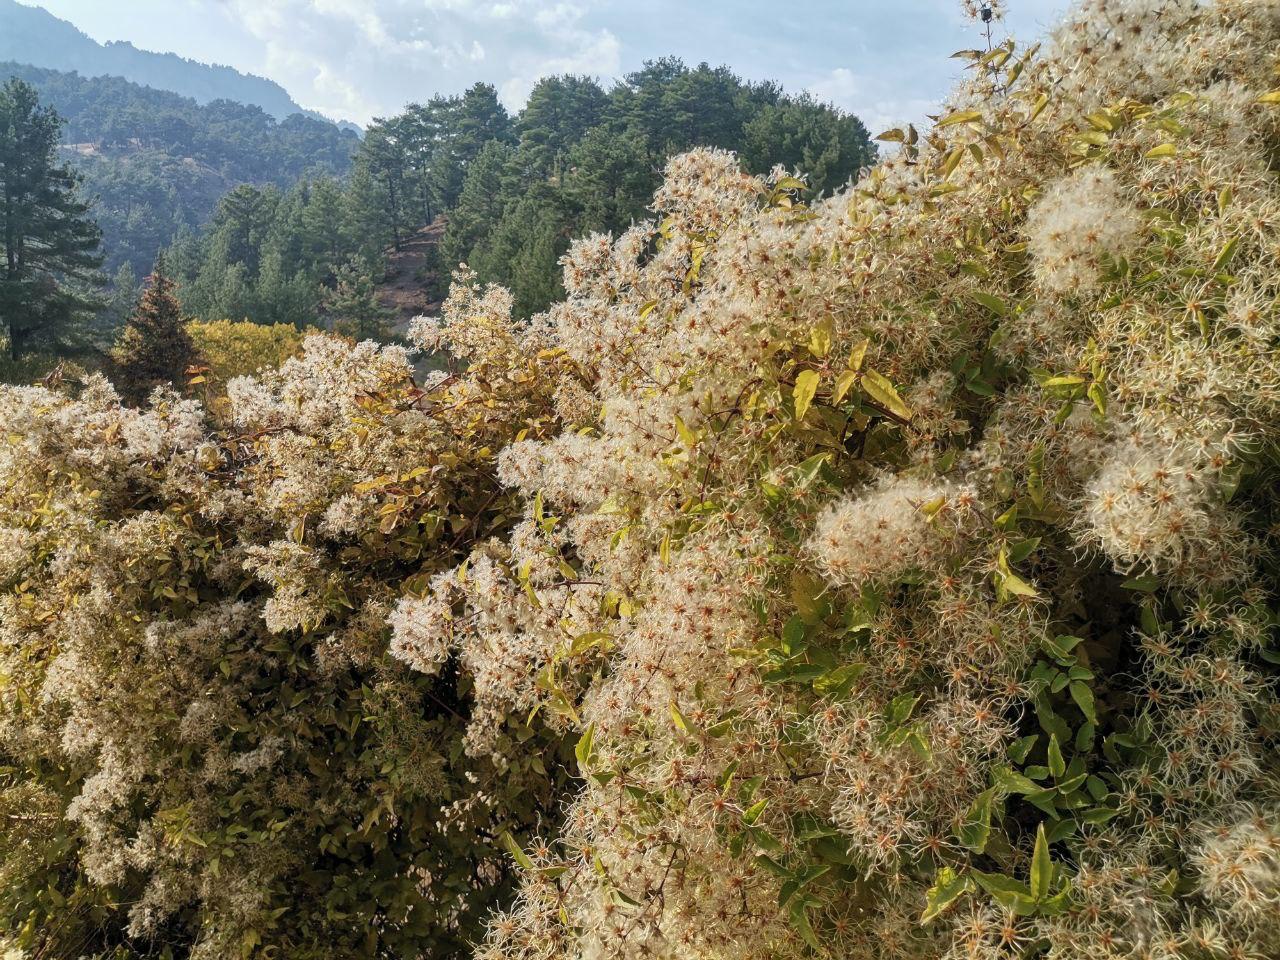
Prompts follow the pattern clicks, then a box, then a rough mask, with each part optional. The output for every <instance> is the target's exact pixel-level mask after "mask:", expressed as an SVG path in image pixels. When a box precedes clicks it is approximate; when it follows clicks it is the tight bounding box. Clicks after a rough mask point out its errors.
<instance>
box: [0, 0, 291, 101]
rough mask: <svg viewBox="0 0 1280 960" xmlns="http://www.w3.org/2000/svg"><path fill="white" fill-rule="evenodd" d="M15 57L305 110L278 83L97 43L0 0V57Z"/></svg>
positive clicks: (192, 93) (201, 97) (197, 95)
mask: <svg viewBox="0 0 1280 960" xmlns="http://www.w3.org/2000/svg"><path fill="white" fill-rule="evenodd" d="M6 60H15V61H18V62H21V63H32V64H35V65H36V66H41V67H50V68H53V69H55V70H75V71H77V72H79V73H81V74H84V75H86V76H98V75H102V74H109V75H111V76H117V77H124V78H125V79H126V80H132V81H134V82H135V83H142V84H146V85H147V86H151V87H157V88H159V89H162V90H172V91H174V92H175V93H179V94H182V95H183V96H187V97H190V98H192V99H193V100H195V101H196V102H197V103H209V102H210V101H212V100H218V99H227V100H236V101H238V102H240V103H247V104H254V105H256V106H259V107H261V108H262V109H263V110H265V111H266V112H267V113H269V114H270V115H271V116H273V117H275V118H276V119H277V120H283V119H284V118H285V117H288V116H289V115H291V114H294V113H301V112H304V111H303V110H302V108H301V107H299V106H298V105H297V104H296V103H294V102H293V99H292V98H291V97H290V96H289V94H288V93H287V92H286V91H285V89H284V88H283V87H281V86H280V85H279V84H278V83H275V82H273V81H271V80H267V79H265V78H263V77H256V76H251V75H247V74H243V73H240V72H239V71H238V70H233V69H232V68H231V67H223V66H215V65H211V64H206V63H198V62H196V61H195V60H187V59H185V58H183V57H179V56H177V55H175V54H172V53H152V52H150V51H149V50H139V49H138V48H137V47H135V46H133V44H131V43H108V44H105V45H104V44H100V43H98V42H97V41H96V40H93V39H92V38H91V37H88V36H86V35H85V34H84V33H82V32H81V31H79V30H77V29H76V28H75V27H74V26H73V25H72V24H70V23H68V22H67V21H65V20H59V19H58V18H57V17H55V16H53V15H52V14H50V13H49V12H48V11H45V10H41V9H39V8H37V7H28V6H24V5H22V4H20V3H17V2H15V0H0V61H6Z"/></svg>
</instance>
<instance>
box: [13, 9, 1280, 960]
mask: <svg viewBox="0 0 1280 960" xmlns="http://www.w3.org/2000/svg"><path fill="white" fill-rule="evenodd" d="M970 6H971V7H973V8H974V11H975V12H977V11H978V6H977V5H976V4H971V5H970ZM961 56H962V59H964V60H965V61H966V63H967V64H968V66H969V71H970V72H969V76H968V78H967V79H966V81H965V82H964V83H962V84H961V85H960V86H959V87H958V88H957V89H956V90H955V92H954V93H953V94H952V95H951V96H950V98H949V99H948V100H947V102H946V103H945V104H944V106H943V109H942V111H941V113H940V119H939V120H938V122H937V124H936V125H934V127H933V128H932V129H930V130H928V131H923V132H922V131H918V130H916V129H914V128H910V127H908V128H904V129H900V130H890V131H886V132H885V133H884V134H883V139H885V140H887V141H888V142H891V143H897V144H898V145H899V147H898V150H897V152H895V153H894V154H893V155H892V156H890V157H888V158H886V159H885V160H883V161H882V162H881V163H879V164H878V165H876V166H875V167H874V168H872V169H871V170H869V171H868V172H866V173H865V174H864V175H862V176H861V177H860V178H859V179H858V180H857V182H856V183H854V184H852V185H850V186H848V187H845V188H842V189H836V190H834V191H833V192H832V193H830V195H828V196H820V197H817V198H812V199H806V198H809V197H810V194H809V191H808V190H807V189H806V187H805V185H804V183H803V182H802V181H801V180H800V179H798V178H797V177H795V176H793V175H792V173H789V172H788V171H786V170H783V169H766V170H760V169H756V170H754V171H753V170H752V169H750V167H748V166H744V163H743V159H742V157H740V156H738V155H735V154H734V153H733V152H730V151H728V150H725V149H718V148H706V147H703V148H698V149H694V150H691V151H688V152H685V153H682V154H680V155H677V156H675V157H673V158H672V159H670V160H669V161H667V162H666V163H665V165H664V173H663V176H662V178H661V182H660V183H659V184H658V185H657V188H656V190H655V191H654V193H653V196H652V198H651V201H650V205H651V212H652V216H649V217H646V218H644V219H642V220H639V221H637V222H636V223H634V224H628V225H627V226H626V228H625V229H623V230H621V231H620V232H617V233H603V232H600V233H591V234H587V235H585V236H581V237H579V238H578V239H577V240H575V241H573V242H572V244H571V245H570V247H569V249H568V251H567V253H566V255H565V257H564V258H563V261H562V264H561V266H562V268H563V271H562V273H561V274H560V277H561V279H560V283H561V284H562V286H563V290H564V297H563V298H562V299H561V300H559V301H557V302H555V303H554V304H552V305H551V306H550V308H549V309H547V310H546V311H544V312H540V313H537V314H535V315H534V316H533V317H531V318H529V319H527V320H525V319H521V318H520V316H519V314H520V310H521V308H520V306H519V304H520V302H521V301H520V300H519V299H518V297H517V296H516V295H514V294H513V293H512V292H511V291H508V290H506V289H504V288H503V287H501V286H498V285H484V284H482V283H480V282H478V281H477V278H476V275H475V274H474V273H472V272H470V271H467V270H463V269H460V270H459V271H458V272H457V273H456V274H455V276H454V283H453V285H452V287H451V290H450V293H449V296H448V299H447V300H446V302H445V304H444V308H443V312H442V316H441V317H440V318H438V319H428V318H422V319H420V320H419V321H417V322H416V323H415V324H414V325H413V327H412V329H411V330H410V331H409V335H408V338H407V340H408V346H407V347H406V346H394V345H393V346H386V345H379V344H377V343H375V342H372V341H366V342H363V343H356V342H354V341H353V340H351V339H348V338H343V337H336V336H332V335H317V336H312V337H308V338H307V339H306V340H305V341H304V343H303V345H302V351H303V352H302V355H301V356H300V357H294V358H291V359H288V360H286V361H285V362H284V363H283V364H282V365H281V366H280V367H279V368H278V369H273V370H265V371H261V372H259V373H256V374H254V375H250V376H244V377H238V378H235V379H233V380H232V381H231V382H230V383H228V384H227V385H226V391H225V394H226V395H225V399H224V400H220V401H219V403H218V404H217V405H216V406H215V407H214V408H213V409H207V408H206V407H205V406H204V405H203V404H202V403H201V402H199V401H198V400H196V399H193V398H191V397H184V396H183V395H181V394H180V393H178V392H176V391H174V390H171V389H167V388H164V387H160V388H158V389H157V390H155V391H154V392H153V394H152V395H151V397H150V399H149V402H147V403H145V404H143V405H141V406H138V407H134V406H129V405H126V404H123V403H122V402H121V400H120V397H119V394H118V393H117V391H116V390H115V389H114V388H113V387H112V386H111V385H110V384H109V383H108V382H107V381H106V380H105V379H104V378H102V377H100V376H93V377H89V378H87V379H86V380H85V381H84V382H83V383H70V382H63V383H54V382H50V383H48V384H45V385H41V386H28V387H0V418H3V421H4V424H5V429H4V432H3V433H0V481H2V482H0V685H2V686H3V694H4V695H3V696H0V764H2V765H0V938H3V937H7V938H8V942H7V943H6V942H5V941H4V940H3V939H0V944H2V945H3V947H5V948H8V949H9V950H10V951H11V955H12V956H14V957H17V958H20V960H36V958H39V960H83V958H92V960H143V958H166V960H227V958H235V957H239V958H241V960H268V958H276V960H280V958H285V957H287V958H289V960H322V958H323V960H357V958H360V960H369V958H387V960H390V958H408V957H416V958H423V960H446V958H447V960H453V958H462V957H475V958H478V960H727V958H738V957H749V958H753V960H755V958H760V960H808V958H831V960H1242V958H1250V960H1252V958H1259V960H1262V958H1273V957H1276V956H1280V760H1278V759H1277V758H1278V757H1280V750H1277V747H1280V699H1278V697H1277V694H1278V693H1280V637H1278V636H1277V627H1278V626H1280V613H1278V607H1277V596H1276V584H1277V582H1280V537H1278V531H1280V497H1278V495H1277V494H1278V492H1280V482H1277V481H1278V480H1280V306H1278V304H1280V82H1278V80H1277V76H1278V68H1280V6H1278V5H1277V4H1276V3H1274V2H1271V0H1216V2H1213V3H1199V2H1195V0H1083V2H1080V3H1078V4H1076V6H1075V7H1074V8H1073V10H1072V12H1071V13H1070V14H1069V15H1068V17H1067V18H1066V19H1065V20H1064V21H1063V22H1062V23H1061V24H1060V25H1059V26H1058V27H1057V28H1056V29H1055V30H1054V31H1053V33H1052V34H1051V35H1050V36H1049V37H1048V38H1047V39H1046V41H1045V43H1044V45H1043V46H1039V47H1037V46H1032V47H1020V46H1015V44H1014V43H1013V42H1012V41H1010V42H1009V43H1007V44H1004V45H1000V46H996V47H993V48H991V49H983V50H978V51H969V52H966V53H964V54H962V55H961ZM768 109H769V108H768V106H767V105H765V106H763V107H760V108H759V109H758V111H757V112H758V114H759V115H766V114H767V112H768ZM485 115H486V116H490V117H493V118H495V127H494V129H498V130H501V129H502V127H501V124H500V123H499V122H498V120H499V119H500V116H499V115H497V114H496V113H493V114H485ZM641 115H643V113H641ZM744 115H746V114H744ZM751 122H754V121H751ZM464 129H465V130H466V131H468V132H471V131H474V129H475V128H474V126H467V127H466V128H464ZM379 139H380V138H379V137H371V140H372V142H373V143H374V144H377V143H378V142H379ZM508 139H510V137H509V136H508ZM586 139H587V138H586V137H585V136H584V138H583V139H582V140H580V141H578V142H579V143H580V144H581V143H583V142H585V141H586ZM481 140H487V141H488V142H487V143H482V142H480V141H481ZM462 142H468V143H470V144H471V146H474V147H475V153H473V154H471V157H472V158H473V161H469V162H468V163H467V164H466V166H467V167H468V169H467V171H466V176H465V177H464V178H462V180H460V181H456V182H458V183H459V186H458V189H459V190H460V191H465V190H466V182H467V181H468V180H470V178H471V176H472V174H473V172H474V171H475V170H476V169H477V168H478V163H479V161H478V160H474V158H478V157H480V156H481V155H482V154H483V153H485V152H488V153H490V154H493V153H494V151H499V150H500V151H512V150H514V155H515V156H521V155H522V154H521V151H523V150H527V149H530V148H529V147H528V145H527V144H528V143H530V142H531V141H527V140H523V139H522V140H521V141H520V144H519V145H517V146H514V147H513V146H512V145H511V144H509V143H508V144H507V145H505V146H504V145H503V143H504V138H503V137H501V136H493V137H484V138H480V137H477V138H475V139H473V140H470V141H462ZM572 149H573V148H570V150H571V151H572ZM637 149H639V147H638V146H637ZM743 149H744V150H746V149H747V147H745V146H744V147H743ZM394 155H395V154H394V153H393V154H392V156H394ZM792 162H793V163H799V162H800V161H796V160H793V161H792ZM805 162H812V161H805ZM503 168H504V169H505V170H508V171H510V170H511V169H515V171H516V172H519V170H518V168H508V167H506V160H504V162H503ZM441 169H448V168H441ZM551 169H552V170H553V171H554V170H559V171H560V173H559V174H556V173H554V172H553V173H549V174H547V175H546V176H545V177H544V178H542V179H535V180H533V181H530V182H529V183H530V184H532V185H531V186H530V187H529V189H530V191H532V192H533V194H534V195H541V192H542V191H543V186H545V189H546V191H549V192H551V193H552V194H554V195H556V196H560V195H561V194H560V192H559V191H562V190H565V189H567V188H566V186H565V185H566V184H568V183H570V182H572V180H571V174H572V171H571V170H570V167H569V166H567V165H565V164H563V163H562V164H560V165H558V166H557V165H555V164H553V165H552V167H551ZM363 175H367V176H368V177H370V182H371V183H373V184H376V185H379V186H380V187H383V188H386V187H387V186H388V185H389V184H403V183H404V182H405V181H404V180H401V179H395V178H386V177H385V176H384V175H383V174H381V173H379V172H378V168H377V167H376V166H371V167H370V168H368V169H367V171H366V172H365V173H364V174H362V173H361V171H360V168H359V166H358V167H357V172H356V176H363ZM557 177H559V178H560V179H556V178H557ZM384 196H387V197H389V194H384ZM396 196H398V197H401V198H403V197H404V194H403V193H397V194H396ZM513 196H514V195H513ZM563 196H564V197H565V198H566V202H568V199H567V198H569V197H570V196H571V194H568V193H566V194H564V195H563ZM416 197H417V199H418V200H421V199H422V196H421V195H416ZM433 202H434V201H433ZM458 202H459V204H460V203H461V201H460V200H459V201H458ZM514 202H515V204H516V206H515V207H514V208H511V209H516V208H518V207H519V201H518V200H516V201H514ZM387 209H394V208H393V207H388V208H387ZM433 212H434V211H433ZM424 216H427V217H430V214H426V213H425V212H424ZM495 216H497V217H499V221H498V222H505V220H506V216H507V210H502V211H497V212H496V213H495ZM456 222H457V219H456V218H455V219H454V220H451V221H450V223H451V226H452V224H454V223H456ZM566 222H573V221H566ZM383 229H385V230H387V231H389V232H390V233H391V234H392V236H393V242H394V237H395V233H396V231H398V230H400V225H399V224H398V223H396V222H394V221H390V220H388V221H385V222H384V227H383ZM218 230H222V231H223V232H222V233H221V234H218ZM214 236H215V237H216V236H221V237H223V238H229V239H222V240H216V241H214V242H217V243H226V242H230V238H233V237H234V235H233V234H232V233H230V232H228V231H227V230H226V228H225V225H224V226H222V227H219V228H217V230H215V233H214ZM317 236H318V237H321V238H323V237H324V236H325V235H324V234H320V233H317ZM228 262H230V261H228ZM263 262H264V263H265V262H266V258H265V257H264V258H263ZM517 279H519V276H517ZM420 352H433V353H440V354H443V355H445V356H447V357H449V358H451V366H450V368H449V369H447V370H441V371H437V372H435V373H432V374H431V375H429V376H425V377H421V378H418V377H417V376H416V375H415V372H414V367H413V360H414V357H415V355H416V354H418V353H420Z"/></svg>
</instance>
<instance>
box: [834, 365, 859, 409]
mask: <svg viewBox="0 0 1280 960" xmlns="http://www.w3.org/2000/svg"><path fill="white" fill-rule="evenodd" d="M857 382H858V371H856V370H846V371H845V372H844V373H842V374H840V376H838V377H836V385H835V387H834V389H833V390H832V391H831V400H832V402H833V403H839V402H840V401H841V400H843V399H844V395H845V394H846V393H848V392H849V388H850V387H852V386H853V385H854V384H855V383H857Z"/></svg>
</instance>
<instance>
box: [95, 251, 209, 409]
mask: <svg viewBox="0 0 1280 960" xmlns="http://www.w3.org/2000/svg"><path fill="white" fill-rule="evenodd" d="M173 291H174V285H173V281H172V280H171V279H170V278H169V276H168V274H167V273H166V272H165V263H164V255H163V254H161V255H160V256H159V257H158V258H157V260H156V265H155V269H154V270H153V271H152V273H151V276H150V277H149V278H148V286H147V289H146V290H145V291H143V294H142V298H141V299H140V300H139V301H138V306H137V308H136V309H135V310H134V311H133V314H132V316H130V317H129V322H128V323H127V324H126V325H125V328H124V332H123V333H122V334H121V335H120V340H119V341H118V342H117V344H116V348H115V351H114V360H115V374H116V389H117V390H119V391H120V395H121V396H122V397H123V398H124V399H125V400H126V401H127V402H129V403H133V404H135V405H136V404H141V403H143V402H145V401H146V399H147V397H148V395H149V394H150V393H151V391H152V390H153V389H154V388H155V387H157V386H160V385H162V384H166V383H172V384H182V383H183V378H184V376H185V374H186V371H187V369H188V368H189V367H191V366H192V365H194V364H195V363H196V361H197V359H198V357H197V354H196V349H195V346H194V345H193V344H192V342H191V337H190V335H189V334H188V333H187V328H186V324H185V322H184V321H183V318H182V306H181V305H180V304H179V303H178V298H177V297H176V296H174V292H173Z"/></svg>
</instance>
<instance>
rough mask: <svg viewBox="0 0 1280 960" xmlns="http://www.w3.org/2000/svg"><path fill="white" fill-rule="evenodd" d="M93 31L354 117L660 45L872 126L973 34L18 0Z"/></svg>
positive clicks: (629, 7)
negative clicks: (223, 68)
mask: <svg viewBox="0 0 1280 960" xmlns="http://www.w3.org/2000/svg"><path fill="white" fill-rule="evenodd" d="M23 2H26V3H28V4H29V5H31V6H41V7H44V8H45V9H46V10H48V11H49V12H50V13H52V14H54V15H55V16H57V17H61V18H62V19H64V20H69V21H70V22H72V23H73V24H75V25H76V26H77V27H79V28H80V29H81V30H83V31H84V32H85V33H87V34H88V35H89V36H91V37H93V38H94V39H95V40H98V41H102V42H105V41H109V40H128V41H130V42H132V43H133V44H134V45H135V46H138V47H141V48H143V49H146V50H155V51H159V52H172V53H177V54H180V55H181V56H185V57H190V58H192V59H195V60H201V61H204V62H209V63H223V64H227V65H229V66H233V67H235V68H236V69H238V70H241V71H244V72H246V73H256V74H258V75H260V76H265V77H269V78H270V79H272V80H275V81H276V82H277V83H279V84H281V85H282V86H283V87H284V88H285V89H286V90H288V91H289V93H290V94H291V95H292V96H293V99H294V100H295V101H296V102H297V103H299V104H300V105H301V106H303V107H307V108H309V109H312V110H316V111H318V112H320V113H322V114H324V115H326V116H328V117H331V118H333V119H336V120H353V121H355V122H357V123H360V124H366V123H368V122H369V120H371V119H372V118H373V117H377V116H391V115H393V114H395V113H398V112H399V111H400V109H401V108H402V107H403V106H404V105H405V104H406V103H411V102H414V101H422V100H425V99H427V98H428V97H430V96H431V95H432V94H435V93H445V94H451V93H458V92H461V91H462V90H464V89H466V88H467V87H468V86H470V85H471V84H473V83H475V82H476V81H479V80H483V81H485V82H488V83H492V84H493V85H494V86H495V87H497V89H498V92H499V95H500V96H501V98H502V100H503V102H504V103H505V104H506V105H507V106H508V108H511V109H518V108H519V107H520V106H522V105H523V103H524V101H525V99H526V98H527V96H528V93H529V90H530V89H531V88H532V87H533V84H534V83H535V82H536V81H537V79H538V78H539V77H542V76H547V75H549V74H557V73H575V74H586V75H589V76H594V77H597V78H599V79H600V80H601V81H603V82H604V83H605V84H606V85H608V83H609V82H610V81H612V80H615V79H618V78H621V77H622V76H624V75H625V74H627V73H628V72H630V71H632V70H635V69H637V68H639V67H640V66H642V65H643V63H644V62H645V61H646V60H650V59H655V58H657V57H661V56H665V55H668V54H672V55H675V56H678V57H681V58H682V59H684V60H685V62H687V63H689V64H696V63H700V62H702V61H706V62H708V63H710V64H712V65H713V66H714V65H719V64H727V65H728V66H730V67H731V68H732V69H733V70H734V72H736V73H737V74H739V75H740V76H743V77H745V78H748V79H751V80H776V81H778V82H780V83H782V84H783V86H784V87H785V88H786V89H787V90H788V91H790V92H799V91H801V90H808V91H810V92H812V93H813V94H814V95H815V96H817V97H818V98H820V99H822V100H824V101H828V102H831V103H834V104H835V105H837V106H839V107H842V108H844V109H846V110H849V111H851V112H852V113H854V114H856V115H857V116H859V117H860V118H861V119H862V120H863V122H864V123H865V124H866V125H867V127H868V128H870V129H871V133H872V134H875V133H878V132H880V131H881V130H883V129H885V128H888V127H892V126H896V125H898V124H900V123H903V122H907V121H911V122H917V123H919V122H920V121H921V120H923V119H924V117H925V116H926V115H927V114H928V113H931V112H935V111H936V108H937V104H938V103H939V102H940V101H941V100H942V98H943V97H944V96H945V95H946V93H947V91H948V90H949V89H950V87H951V85H952V84H953V83H954V82H955V80H956V79H957V78H958V77H959V75H960V73H961V68H960V64H959V61H956V60H952V59H949V57H950V55H951V54H952V53H953V52H955V51H956V50H960V49H964V48H967V47H973V46H976V45H977V44H978V42H979V39H980V38H979V34H978V31H977V29H976V27H975V25H974V24H972V23H970V22H968V21H966V20H965V19H964V18H963V16H962V14H961V10H960V2H959V0H889V2H884V0H877V2H867V0H844V2H839V0H816V2H799V0H793V2H785V0H700V2H698V0H683V2H682V0H645V2H636V0H631V2H627V0H23ZM1066 2H1067V0H1008V4H1007V5H1008V6H1009V7H1010V12H1009V16H1008V18H1007V20H1006V21H1005V23H1004V24H1003V25H1002V26H1001V30H1000V31H999V33H1000V35H1001V36H1003V35H1005V34H1006V33H1012V34H1013V35H1014V36H1015V37H1016V38H1019V39H1020V40H1022V41H1027V42H1029V41H1031V40H1032V39H1035V38H1036V37H1038V36H1039V35H1040V34H1041V33H1043V32H1044V31H1045V29H1047V27H1048V26H1049V25H1051V24H1052V22H1053V20H1054V17H1055V15H1056V14H1057V13H1059V12H1061V10H1062V9H1063V7H1064V6H1065V4H1066Z"/></svg>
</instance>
